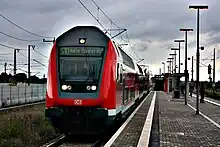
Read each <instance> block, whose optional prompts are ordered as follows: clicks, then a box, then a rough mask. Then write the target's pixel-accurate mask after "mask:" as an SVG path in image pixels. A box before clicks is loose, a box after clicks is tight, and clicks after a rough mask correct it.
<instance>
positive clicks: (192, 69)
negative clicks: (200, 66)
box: [192, 56, 194, 81]
mask: <svg viewBox="0 0 220 147" xmlns="http://www.w3.org/2000/svg"><path fill="white" fill-rule="evenodd" d="M193 60H194V58H193V56H192V81H193V73H194V69H193V66H194V65H193Z"/></svg>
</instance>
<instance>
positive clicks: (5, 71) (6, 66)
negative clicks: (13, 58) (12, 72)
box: [4, 62, 7, 73]
mask: <svg viewBox="0 0 220 147" xmlns="http://www.w3.org/2000/svg"><path fill="white" fill-rule="evenodd" d="M6 67H7V63H6V62H5V65H4V71H5V73H6Z"/></svg>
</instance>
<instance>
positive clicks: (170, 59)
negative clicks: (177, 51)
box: [167, 57, 174, 74]
mask: <svg viewBox="0 0 220 147" xmlns="http://www.w3.org/2000/svg"><path fill="white" fill-rule="evenodd" d="M167 59H168V60H169V61H170V63H171V74H173V59H174V58H171V57H170V58H167Z"/></svg>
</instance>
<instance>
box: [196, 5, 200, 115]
mask: <svg viewBox="0 0 220 147" xmlns="http://www.w3.org/2000/svg"><path fill="white" fill-rule="evenodd" d="M196 63H197V64H196V89H197V91H196V114H199V9H198V12H197V62H196Z"/></svg>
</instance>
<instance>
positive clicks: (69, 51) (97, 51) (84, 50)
mask: <svg viewBox="0 0 220 147" xmlns="http://www.w3.org/2000/svg"><path fill="white" fill-rule="evenodd" d="M103 51H104V48H100V47H61V48H60V56H101V55H102V53H103Z"/></svg>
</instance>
